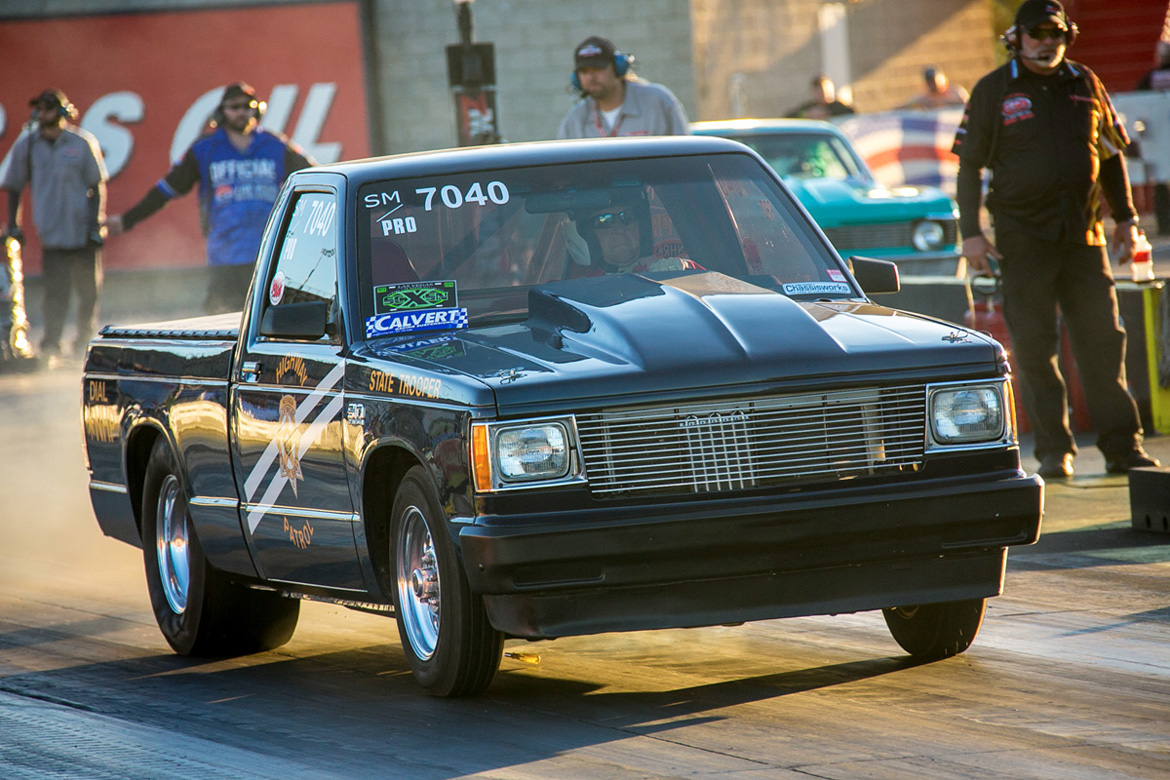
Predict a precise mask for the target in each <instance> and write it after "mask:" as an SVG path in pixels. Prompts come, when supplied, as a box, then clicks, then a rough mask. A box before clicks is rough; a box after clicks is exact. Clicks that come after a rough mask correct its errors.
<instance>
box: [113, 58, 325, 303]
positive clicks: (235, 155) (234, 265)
mask: <svg viewBox="0 0 1170 780" xmlns="http://www.w3.org/2000/svg"><path fill="white" fill-rule="evenodd" d="M263 109H264V104H263V103H261V102H260V100H259V99H258V98H257V96H256V90H254V89H253V88H252V87H251V86H250V85H248V84H246V83H244V82H242V81H238V82H236V83H234V84H230V85H228V87H227V88H226V89H224V92H223V97H222V98H220V101H219V107H218V108H217V109H216V110H215V115H214V117H213V124H214V126H215V129H214V130H213V131H212V132H211V133H208V134H207V135H204V136H203V137H202V138H200V139H199V140H198V141H196V142H195V143H193V144H192V145H191V148H190V149H188V150H187V152H186V154H184V155H183V158H182V159H181V160H180V161H179V162H178V163H177V164H176V165H175V166H174V167H173V168H171V170H170V171H169V172H168V173H167V175H166V176H164V177H163V178H162V179H160V180H159V181H158V183H157V184H156V185H155V186H154V187H151V189H150V191H149V192H147V193H146V195H145V196H144V197H143V198H142V200H140V201H139V202H138V203H137V204H135V205H134V206H133V207H132V208H130V209H129V210H128V211H126V213H125V214H119V215H114V216H111V217H110V218H109V219H108V220H107V222H106V226H107V227H108V228H109V232H110V234H111V235H115V236H116V235H119V234H121V233H123V232H125V231H127V230H130V229H131V228H133V227H134V226H135V225H136V224H138V223H139V222H141V221H142V220H144V219H146V218H147V217H149V216H150V215H151V214H154V213H155V212H156V211H158V210H159V209H161V208H162V207H163V206H165V205H166V204H167V203H168V202H169V201H170V200H171V199H172V198H175V197H178V196H179V195H185V194H186V193H188V192H190V191H191V189H192V188H193V187H194V186H195V185H196V184H197V183H198V185H199V211H200V218H201V221H202V224H203V233H204V235H205V236H207V264H208V265H209V266H210V270H211V281H210V283H209V285H208V290H207V302H206V308H207V311H208V312H210V313H218V312H224V311H236V310H238V309H240V307H241V306H243V302H244V293H245V291H246V290H247V287H248V283H249V281H250V280H251V278H252V267H253V263H254V262H255V260H256V252H257V251H258V250H259V248H260V238H261V234H262V233H263V231H264V224H265V222H267V220H268V214H269V212H270V211H271V210H272V204H273V203H275V202H276V196H277V194H278V193H279V192H280V187H281V185H282V184H283V183H284V180H285V179H286V178H287V177H288V175H289V174H290V173H292V172H293V171H296V170H299V169H301V168H307V167H308V166H310V165H314V164H315V163H314V161H313V160H311V159H310V158H309V157H308V156H307V155H306V154H305V153H304V151H303V150H302V149H301V148H300V147H299V146H297V145H296V144H295V143H293V142H291V141H289V140H288V139H287V138H285V137H284V136H283V135H281V134H279V133H275V132H272V131H270V130H265V129H264V128H262V127H260V117H261V115H262V112H263Z"/></svg>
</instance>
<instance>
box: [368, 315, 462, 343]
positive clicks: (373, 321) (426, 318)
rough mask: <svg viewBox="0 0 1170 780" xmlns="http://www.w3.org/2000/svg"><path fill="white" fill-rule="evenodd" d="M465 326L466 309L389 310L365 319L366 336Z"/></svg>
mask: <svg viewBox="0 0 1170 780" xmlns="http://www.w3.org/2000/svg"><path fill="white" fill-rule="evenodd" d="M466 327H467V309H430V310H428V311H418V312H411V311H403V312H390V313H388V314H375V315H374V316H373V317H370V318H369V319H367V320H366V338H373V337H374V336H393V335H397V334H399V333H417V332H419V331H424V330H450V329H451V328H466Z"/></svg>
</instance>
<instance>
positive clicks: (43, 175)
mask: <svg viewBox="0 0 1170 780" xmlns="http://www.w3.org/2000/svg"><path fill="white" fill-rule="evenodd" d="M30 144H31V152H32V153H31V155H30V154H29V152H30ZM30 169H31V174H32V175H31V176H30V175H29V174H30ZM30 178H31V179H32V204H33V215H32V216H33V222H34V223H35V225H36V228H37V235H38V236H39V237H40V239H41V245H42V246H44V247H45V248H46V249H80V248H81V247H84V246H85V245H86V242H87V241H88V239H89V234H90V233H91V232H94V231H96V230H97V229H98V225H99V224H100V220H102V219H104V218H105V203H104V202H102V201H101V198H102V194H101V191H100V190H99V191H97V192H93V193H92V198H97V199H98V202H97V203H94V202H93V201H92V199H91V191H93V190H94V189H95V188H96V187H98V185H99V184H101V183H102V182H104V181H106V180H107V179H108V178H109V176H108V175H107V174H106V163H105V160H104V159H103V158H102V150H101V148H100V147H99V146H98V142H97V138H95V137H94V136H93V134H92V133H90V132H88V131H86V130H82V129H81V128H80V127H76V126H74V125H70V124H66V125H65V127H64V129H63V131H62V133H61V135H60V136H58V137H57V140H56V141H52V142H49V141H47V140H45V139H44V138H42V137H41V134H40V132H39V131H36V132H33V133H31V134H30V133H26V134H25V135H22V136H21V137H20V138H18V139H17V140H16V143H15V144H13V146H12V154H11V156H10V157H9V158H8V170H6V171H5V173H4V180H3V181H2V182H0V187H2V188H4V189H6V190H12V191H13V192H20V191H22V190H23V189H24V186H25V184H28V182H29V179H30Z"/></svg>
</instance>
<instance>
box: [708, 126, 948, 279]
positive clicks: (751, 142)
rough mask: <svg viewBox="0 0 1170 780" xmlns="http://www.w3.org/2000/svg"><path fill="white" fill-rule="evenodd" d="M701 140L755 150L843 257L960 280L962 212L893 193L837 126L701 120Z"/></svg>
mask: <svg viewBox="0 0 1170 780" xmlns="http://www.w3.org/2000/svg"><path fill="white" fill-rule="evenodd" d="M691 131H692V132H693V133H695V134H696V135H716V136H722V137H724V138H731V139H733V140H735V141H739V142H741V143H744V144H746V145H748V146H750V147H751V148H752V149H754V150H755V151H756V152H758V153H759V154H760V156H761V157H763V158H764V160H766V161H767V162H768V164H769V165H771V166H772V168H773V169H774V170H775V171H776V173H777V174H779V175H780V176H781V178H783V179H784V183H785V184H787V185H788V187H789V188H790V189H791V190H792V192H793V193H794V194H795V195H796V196H797V198H798V199H799V200H800V202H801V204H803V205H804V207H805V208H806V209H808V212H809V214H810V215H811V216H812V218H813V219H814V220H815V221H816V223H817V224H818V225H819V226H820V228H821V230H823V231H824V232H825V235H826V236H827V237H828V239H829V241H831V242H832V244H833V246H834V247H835V248H836V249H837V252H838V253H840V254H841V255H842V256H843V257H849V256H851V255H861V256H864V257H877V258H882V259H884V260H893V261H894V262H896V263H897V264H898V265H899V267H900V270H901V271H902V273H903V274H955V273H956V272H957V269H958V260H959V246H958V207H957V206H956V205H955V202H954V200H953V199H952V198H950V197H949V196H948V195H947V194H946V193H945V192H943V191H942V190H940V189H937V188H935V187H887V186H884V185H882V184H880V183H878V181H877V180H876V179H875V178H874V176H873V174H872V173H871V172H870V170H869V168H868V167H867V166H866V164H865V161H864V160H862V159H861V157H860V156H859V155H858V154H857V151H856V150H855V149H854V148H853V144H852V143H851V142H850V141H849V137H848V136H847V135H845V133H844V132H842V131H841V130H840V129H839V128H838V127H837V126H836V125H833V124H831V123H829V122H820V121H815V120H806V119H732V120H724V121H717V122H695V123H693V124H692V125H691Z"/></svg>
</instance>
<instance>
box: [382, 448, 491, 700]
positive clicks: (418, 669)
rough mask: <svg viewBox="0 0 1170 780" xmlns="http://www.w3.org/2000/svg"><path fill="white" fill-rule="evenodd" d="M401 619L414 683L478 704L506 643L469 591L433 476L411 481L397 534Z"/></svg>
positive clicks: (418, 475) (410, 475)
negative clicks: (478, 696)
mask: <svg viewBox="0 0 1170 780" xmlns="http://www.w3.org/2000/svg"><path fill="white" fill-rule="evenodd" d="M390 560H391V562H392V567H391V574H392V576H393V578H394V581H393V583H392V586H393V598H394V612H395V615H396V616H397V620H398V634H399V636H400V637H401V638H402V649H403V651H404V652H405V653H406V660H407V662H408V663H409V664H410V669H411V671H412V672H413V673H414V677H415V679H416V680H417V681H418V682H419V684H420V685H422V687H423V688H425V689H426V690H427V691H428V692H429V693H432V694H434V695H436V696H473V695H475V694H477V693H482V692H483V691H484V690H485V689H486V688H487V687H488V686H489V685H490V684H491V682H492V678H493V677H495V674H496V670H497V669H499V667H500V659H501V657H502V655H503V650H504V637H503V634H501V633H500V632H499V631H496V630H495V629H494V628H492V626H491V624H490V623H489V622H488V619H487V612H485V611H484V607H483V601H482V600H481V599H480V597H479V596H477V595H475V594H473V593H472V592H471V589H470V588H469V587H468V585H467V576H466V575H465V574H464V572H463V565H462V563H461V562H460V561H459V558H458V556H457V555H456V553H455V545H454V543H453V542H452V540H451V538H450V536H449V535H448V533H447V528H446V521H445V520H444V519H443V515H442V512H441V511H440V510H439V504H438V501H437V500H435V499H434V498H433V492H432V490H431V488H430V487H429V482H428V481H427V476H426V472H425V471H423V469H422V468H421V467H418V466H416V467H414V468H412V469H411V470H410V471H408V472H407V473H406V477H405V478H403V480H402V484H401V485H400V486H399V488H398V494H397V495H396V496H395V498H394V510H393V515H392V527H391V529H390Z"/></svg>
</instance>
